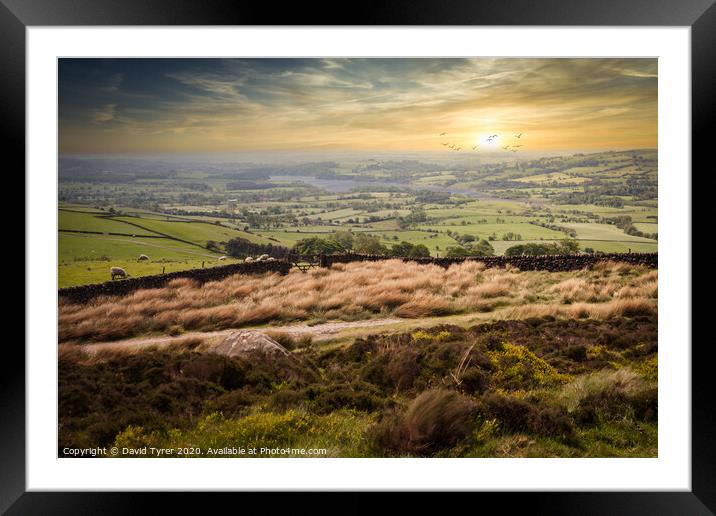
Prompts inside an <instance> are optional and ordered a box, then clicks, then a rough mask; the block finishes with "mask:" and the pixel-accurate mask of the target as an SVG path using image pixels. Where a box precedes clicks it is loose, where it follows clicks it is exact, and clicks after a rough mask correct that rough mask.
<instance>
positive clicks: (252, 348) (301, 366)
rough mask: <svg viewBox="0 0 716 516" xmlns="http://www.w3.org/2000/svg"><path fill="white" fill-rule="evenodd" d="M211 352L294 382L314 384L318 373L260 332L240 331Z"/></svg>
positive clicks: (214, 346) (217, 345)
mask: <svg viewBox="0 0 716 516" xmlns="http://www.w3.org/2000/svg"><path fill="white" fill-rule="evenodd" d="M209 352H211V353H217V354H220V355H226V356H229V357H233V358H238V359H239V360H241V361H242V362H244V363H246V364H247V365H249V366H251V367H255V368H257V369H259V370H264V371H266V372H267V373H270V374H271V375H274V376H277V377H279V378H282V379H285V380H292V381H298V382H301V381H304V380H307V381H314V380H316V378H317V377H318V375H317V374H316V371H315V369H314V368H313V367H312V366H311V365H310V364H307V363H305V361H303V360H301V359H299V358H298V357H296V356H295V355H294V354H292V353H291V352H290V351H289V350H287V349H286V348H284V347H283V346H282V345H281V344H279V343H278V342H276V341H275V340H273V339H272V338H271V337H268V336H266V335H264V334H263V333H261V332H258V331H252V330H239V331H237V332H235V333H232V334H231V335H229V336H228V337H226V338H225V339H224V340H222V341H221V342H219V343H217V344H214V345H213V346H212V347H211V348H209Z"/></svg>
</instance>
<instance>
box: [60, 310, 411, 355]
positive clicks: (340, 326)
mask: <svg viewBox="0 0 716 516" xmlns="http://www.w3.org/2000/svg"><path fill="white" fill-rule="evenodd" d="M401 322H403V320H402V319H395V318H387V319H370V320H366V321H351V322H343V321H336V322H329V323H324V324H316V325H314V326H309V325H307V324H296V325H292V326H270V327H262V328H241V329H244V330H254V331H259V332H261V333H287V334H289V335H290V336H292V337H301V336H303V335H310V336H311V337H312V338H313V340H314V341H324V340H329V339H331V338H333V337H335V336H336V334H337V333H339V332H341V331H343V330H348V329H352V328H370V327H373V326H386V325H391V324H398V323H401ZM237 329H238V328H232V329H228V330H219V331H209V332H186V333H182V334H181V335H177V336H174V337H173V336H170V335H157V336H152V337H137V338H133V339H125V340H115V341H111V342H96V343H93V344H80V345H79V346H80V347H81V348H82V350H83V351H85V352H88V353H96V352H98V351H103V350H106V351H121V350H124V351H136V350H138V349H141V348H143V347H147V346H166V345H169V344H172V343H173V342H179V341H182V340H184V339H188V338H191V337H197V338H201V339H204V340H211V339H214V338H217V337H225V336H228V335H230V334H231V333H233V332H235V331H237ZM60 346H77V345H76V344H70V343H66V344H61V345H60Z"/></svg>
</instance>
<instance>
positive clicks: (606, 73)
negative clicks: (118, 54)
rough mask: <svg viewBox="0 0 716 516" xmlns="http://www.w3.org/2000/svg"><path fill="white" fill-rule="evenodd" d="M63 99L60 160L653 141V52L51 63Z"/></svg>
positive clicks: (650, 144) (616, 145) (618, 146)
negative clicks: (638, 55)
mask: <svg viewBox="0 0 716 516" xmlns="http://www.w3.org/2000/svg"><path fill="white" fill-rule="evenodd" d="M58 99H59V113H58V116H59V149H60V153H61V154H64V155H71V154H140V153H153V154H155V153H160V154H162V153H168V154H180V153H202V152H207V153H216V152H222V153H226V152H270V151H291V152H300V151H311V152H321V151H350V152H362V151H382V152H391V151H399V152H402V151H408V152H409V151H421V152H422V151H427V152H445V153H451V152H455V151H453V150H451V149H450V147H449V146H448V145H452V146H453V147H462V150H461V151H459V152H478V153H479V152H490V151H497V152H501V151H502V150H501V149H502V147H504V146H507V145H522V147H520V148H518V149H519V150H520V151H530V152H545V153H548V152H552V151H557V150H559V151H574V152H582V151H595V152H596V151H601V150H624V149H636V148H656V146H657V60H656V59H613V58H610V59H541V58H540V59H506V58H495V59H491V58H474V59H466V58H421V59H402V58H396V59H377V58H367V59H339V58H311V59H298V58H296V59H263V58H262V59H60V62H59V82H58ZM442 133H445V134H442ZM493 134H496V135H497V137H494V138H492V139H491V140H488V137H489V136H491V135H493ZM518 134H521V136H520V138H517V137H516V135H518ZM443 144H447V145H443ZM474 146H477V149H474V150H473V147H474Z"/></svg>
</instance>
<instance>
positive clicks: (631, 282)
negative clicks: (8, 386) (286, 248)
mask: <svg viewBox="0 0 716 516" xmlns="http://www.w3.org/2000/svg"><path fill="white" fill-rule="evenodd" d="M610 267H611V268H610ZM656 282H657V277H656V273H655V271H649V270H647V269H643V270H642V269H638V268H635V267H630V266H626V267H625V266H623V264H616V265H611V266H609V267H607V266H604V267H601V268H600V269H599V270H595V271H586V270H585V271H578V272H566V273H548V272H541V271H534V272H520V271H519V270H517V269H499V268H492V269H486V268H485V266H484V264H482V263H478V262H464V263H461V264H455V265H453V266H451V267H450V268H448V269H443V268H442V267H439V266H437V265H420V264H417V263H410V262H408V263H406V262H403V261H402V260H387V261H381V262H364V263H350V264H337V265H334V266H333V267H332V268H330V269H311V270H310V271H309V272H308V273H305V274H304V273H301V272H299V271H297V270H294V271H292V272H291V273H289V274H288V275H285V276H282V275H279V274H265V275H256V276H246V275H235V276H231V277H229V278H225V279H223V280H221V281H213V282H209V283H205V284H204V285H199V284H197V283H196V282H194V281H192V280H190V279H177V280H174V281H172V282H171V283H169V284H168V285H167V286H166V287H164V288H161V289H151V290H140V291H136V292H133V293H131V294H129V295H127V296H124V297H121V298H98V299H95V300H94V301H92V302H91V303H90V304H86V305H75V304H71V303H67V302H62V303H61V304H60V306H59V313H60V316H59V336H60V341H61V342H68V341H104V340H115V339H120V338H125V337H129V336H134V335H140V334H145V333H150V332H165V333H166V332H170V331H177V330H198V331H211V330H221V329H226V328H236V327H242V326H248V325H261V324H267V323H274V322H285V321H298V320H308V319H326V320H333V319H341V320H357V319H366V318H370V317H376V316H388V315H391V316H397V317H405V318H419V317H428V316H437V315H447V314H454V313H464V312H476V311H491V310H494V309H496V308H499V307H513V308H515V309H516V310H518V311H517V312H515V314H523V316H529V314H534V313H544V314H549V315H560V314H561V315H567V316H571V317H582V316H588V317H600V318H602V317H609V316H611V315H618V314H624V315H628V314H629V313H645V312H650V311H653V310H655V309H656V301H655V297H656ZM520 310H521V311H522V312H520Z"/></svg>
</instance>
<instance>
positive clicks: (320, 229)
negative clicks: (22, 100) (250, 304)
mask: <svg viewBox="0 0 716 516" xmlns="http://www.w3.org/2000/svg"><path fill="white" fill-rule="evenodd" d="M145 165H146V162H142V166H145ZM255 166H256V164H249V163H247V164H245V165H244V164H241V163H238V164H232V165H230V166H229V167H228V169H226V170H223V171H222V169H221V168H220V167H218V168H217V169H216V172H212V171H210V170H211V168H209V169H207V171H202V170H200V169H201V166H199V165H194V166H192V167H191V168H190V169H189V170H181V171H180V172H176V173H174V174H173V175H167V176H166V177H157V178H155V179H139V180H134V181H132V180H128V181H127V182H126V183H121V182H118V183H109V184H106V183H102V182H82V181H65V182H61V183H60V195H61V198H62V199H64V200H65V201H64V202H62V203H61V204H60V211H59V217H58V218H59V229H60V230H62V231H61V232H60V237H59V238H60V245H59V261H60V277H61V283H62V284H78V283H82V282H86V281H95V279H97V278H100V277H101V276H103V275H104V272H100V271H101V270H102V271H103V270H104V269H105V268H106V265H107V264H108V263H109V262H108V261H107V260H110V261H122V260H126V261H128V263H126V265H127V266H128V267H130V266H131V265H132V263H131V261H132V260H136V257H137V256H138V255H139V254H147V255H149V256H150V257H151V258H152V262H154V261H155V260H161V261H167V260H168V261H171V262H175V265H172V266H171V267H178V268H191V267H194V266H197V265H196V264H197V263H198V264H199V265H198V266H200V265H201V260H202V259H209V260H211V259H215V258H216V257H218V256H219V255H220V254H224V253H225V247H224V245H225V243H226V242H228V241H229V240H231V239H233V238H242V239H245V240H248V241H249V242H252V243H255V244H264V245H265V244H272V245H281V246H285V247H289V248H290V247H293V246H294V245H295V244H296V243H297V242H299V241H301V240H303V239H306V238H313V237H319V238H323V239H330V238H332V235H333V234H334V233H335V232H337V231H343V232H345V231H351V232H352V233H353V234H358V233H368V234H370V235H372V236H374V237H376V238H377V239H378V241H379V242H380V243H381V244H382V245H383V246H384V247H385V248H386V249H388V250H389V249H390V247H391V246H393V245H395V244H398V243H400V242H408V243H410V244H414V245H417V244H422V245H425V246H426V247H427V248H428V250H429V252H430V254H431V255H432V256H444V255H445V253H446V252H447V249H448V248H449V247H455V246H460V245H462V246H465V245H468V246H469V245H470V244H469V243H468V244H465V243H463V244H461V243H460V240H463V239H464V237H466V236H467V237H470V236H471V237H475V238H476V239H484V240H489V241H490V243H491V245H492V247H493V249H494V252H495V253H496V254H503V253H504V252H505V251H506V250H507V249H508V248H510V247H512V246H514V245H519V244H523V243H528V242H533V243H540V242H558V241H560V240H563V239H564V238H567V237H573V238H574V239H576V241H577V243H578V244H579V247H580V249H582V250H585V249H590V250H595V251H603V252H622V251H624V252H626V251H628V250H632V251H634V252H637V251H656V250H657V249H658V243H657V241H656V240H652V239H648V238H644V237H639V236H632V235H629V234H627V233H625V231H624V229H622V228H620V227H618V226H617V225H616V223H617V222H618V223H619V224H620V225H621V226H622V227H628V226H626V225H625V224H627V223H628V224H631V225H632V226H633V227H634V228H636V230H637V231H641V232H642V233H645V234H649V235H651V234H656V233H658V209H657V198H656V192H657V188H656V185H657V183H656V179H657V155H656V152H655V151H654V150H649V149H645V150H635V151H621V152H603V153H595V154H587V155H585V154H575V155H571V156H550V157H545V158H534V159H525V158H521V159H518V158H517V157H515V159H508V160H505V159H498V158H489V159H484V160H482V161H479V160H478V161H475V160H468V161H460V158H459V157H458V156H450V157H449V158H445V157H443V158H438V157H427V158H421V157H418V158H415V159H406V158H405V157H401V156H395V157H390V158H385V159H382V158H381V159H377V158H373V157H366V158H365V159H362V158H360V157H351V158H347V159H345V160H343V161H337V162H335V163H331V164H330V166H328V165H327V164H325V163H324V164H316V165H315V168H316V170H321V171H322V173H324V174H327V177H328V179H327V180H325V182H324V181H323V180H322V179H320V178H319V177H313V178H312V181H314V182H315V184H314V182H310V181H309V182H304V179H299V178H304V176H312V174H314V172H311V171H310V170H313V168H314V165H312V166H311V167H306V166H304V165H301V164H282V165H276V166H278V167H279V170H280V171H279V172H277V173H275V175H277V176H281V179H280V180H276V181H272V180H270V179H269V177H268V176H256V178H255V176H254V175H255V172H254V168H252V167H255ZM272 166H274V165H265V166H264V167H265V169H268V170H270V169H271V167H272ZM243 167H246V168H247V169H248V170H249V172H250V173H251V174H254V175H252V176H251V177H252V179H251V180H250V182H249V183H250V185H249V186H251V185H256V186H261V188H257V187H252V188H248V189H245V190H241V189H238V190H237V189H231V190H228V189H227V185H229V184H230V183H232V180H231V179H230V178H231V177H232V174H233V175H235V176H236V177H237V178H238V179H241V177H242V174H243V171H244V168H243ZM292 167H296V173H295V177H296V179H294V178H293V177H291V174H292V173H291V170H292ZM315 173H316V174H317V173H318V172H315ZM215 174H221V175H215ZM268 174H271V172H268ZM309 179H311V178H310V177H309ZM343 182H346V183H343ZM383 182H385V183H383ZM339 183H340V184H345V185H348V187H347V188H346V187H341V188H340V189H338V190H333V188H335V187H336V185H337V184H339ZM383 184H385V186H384V187H383V186H382V185H383ZM229 199H231V203H229ZM230 204H231V206H230ZM625 220H626V221H627V223H625V222H624V221H625ZM70 231H72V233H70ZM74 232H85V233H74ZM89 232H95V233H97V232H99V233H103V234H102V235H91V234H89ZM632 232H633V231H632ZM109 233H119V234H121V235H126V236H114V235H109ZM131 235H136V237H134V238H133V237H132V236H131ZM148 236H152V237H154V238H142V237H148ZM464 241H467V240H464ZM209 247H210V248H211V250H210V249H209ZM97 261H99V262H100V263H99V265H97V266H95V265H94V264H93V263H94V262H97ZM197 261H198V262H197ZM164 267H165V268H166V267H167V265H164ZM135 269H136V268H135ZM95 270H96V271H97V272H95ZM156 270H157V269H156V268H153V266H152V265H150V264H145V265H144V266H143V268H141V269H136V272H137V274H144V273H152V272H153V271H156Z"/></svg>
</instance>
